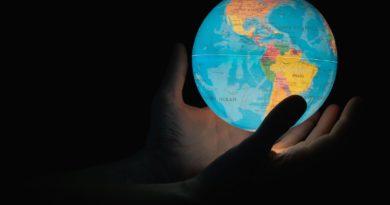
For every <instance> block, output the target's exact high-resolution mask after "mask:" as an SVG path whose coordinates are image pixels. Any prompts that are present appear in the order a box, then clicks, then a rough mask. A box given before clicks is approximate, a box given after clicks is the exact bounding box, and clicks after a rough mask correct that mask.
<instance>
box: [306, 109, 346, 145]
mask: <svg viewBox="0 0 390 205" xmlns="http://www.w3.org/2000/svg"><path fill="white" fill-rule="evenodd" d="M339 114H340V108H339V106H337V105H330V106H328V107H327V108H326V110H325V111H324V113H323V114H322V116H321V118H320V120H319V121H318V123H317V125H316V126H315V127H314V129H313V131H312V132H311V133H310V134H309V136H308V137H307V139H306V140H307V141H308V142H310V141H313V140H315V139H317V138H318V137H320V136H323V135H325V134H328V133H329V132H330V131H331V129H332V127H333V126H334V124H335V123H336V121H337V118H338V116H339Z"/></svg>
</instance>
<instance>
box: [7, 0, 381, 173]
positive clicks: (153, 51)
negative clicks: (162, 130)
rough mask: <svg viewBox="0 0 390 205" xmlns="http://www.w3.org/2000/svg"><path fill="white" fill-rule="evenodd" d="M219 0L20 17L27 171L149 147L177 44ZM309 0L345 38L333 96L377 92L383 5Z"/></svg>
mask: <svg viewBox="0 0 390 205" xmlns="http://www.w3.org/2000/svg"><path fill="white" fill-rule="evenodd" d="M218 2H219V1H216V0H208V1H191V2H189V1H179V2H173V1H156V2H149V1H135V2H133V1H130V2H128V3H127V4H110V5H107V4H98V3H93V4H87V5H85V4H83V5H79V4H67V5H50V6H49V7H47V5H42V7H41V8H40V9H38V10H33V11H32V14H31V16H30V17H27V18H25V19H23V20H22V21H23V23H24V24H23V25H22V30H23V33H22V34H21V37H20V40H21V41H22V44H23V47H22V48H23V49H22V50H23V52H24V54H26V55H25V56H27V57H26V58H23V59H19V61H21V62H22V63H23V65H24V68H25V69H22V70H20V74H19V75H20V76H21V79H23V80H22V81H23V83H22V84H21V85H20V92H19V93H17V95H18V97H19V98H20V100H17V102H16V105H17V106H18V114H17V115H16V117H17V118H19V120H21V121H23V126H20V127H18V128H17V129H16V133H17V134H16V135H17V136H16V138H17V139H21V140H20V141H19V142H18V145H17V149H16V150H15V151H14V152H15V153H18V155H20V156H21V158H20V159H21V161H20V160H19V161H18V162H17V163H19V165H21V167H22V168H23V169H21V170H20V169H19V171H21V172H22V173H23V174H24V175H26V176H31V175H41V174H47V173H54V172H57V171H64V170H72V169H78V168H81V167H86V166H90V165H94V164H98V163H102V162H109V161H113V160H117V159H121V158H124V157H128V156H131V155H132V154H133V153H134V152H136V151H137V150H138V149H139V148H141V147H142V146H143V144H144V141H145V136H146V133H147V129H148V123H149V116H150V106H151V101H152V98H153V95H154V94H155V92H156V90H157V89H158V87H159V84H160V82H161V76H162V74H163V73H164V71H165V67H166V64H167V61H168V59H169V56H170V53H171V48H172V46H173V44H174V43H175V42H183V43H184V44H185V45H186V46H187V47H188V48H189V50H191V48H192V45H193V40H194V38H195V35H196V32H197V29H198V28H199V26H200V24H201V22H202V21H203V18H204V17H205V16H206V15H207V13H208V12H209V11H210V10H211V9H212V8H213V7H214V6H215V5H216V4H217V3H218ZM310 2H311V3H313V4H314V5H315V6H316V7H317V8H318V9H319V10H320V11H321V12H322V13H323V15H324V16H325V17H326V19H327V20H328V22H329V24H330V26H331V28H332V30H333V32H334V35H335V38H336V41H337V44H338V50H339V61H340V64H339V70H338V76H337V81H336V84H335V87H334V90H333V92H332V94H331V96H330V97H329V100H328V102H327V103H330V102H332V103H339V104H340V105H344V104H345V103H346V102H347V100H348V99H350V97H352V96H355V95H361V96H364V97H365V98H366V99H372V97H374V94H372V93H371V88H374V87H377V86H380V85H379V83H378V82H380V81H378V80H376V79H377V77H376V76H377V74H378V73H376V71H377V69H379V67H377V65H376V64H375V62H376V59H377V57H378V56H377V53H379V50H380V49H381V48H380V47H381V43H382V42H381V41H380V40H379V39H378V37H377V33H376V31H377V30H376V28H375V27H376V26H375V25H376V24H375V22H377V21H378V20H379V18H377V17H376V14H377V12H375V11H374V10H373V9H376V8H377V7H379V6H378V5H374V6H372V5H371V4H370V5H368V4H357V3H356V4H349V5H342V4H340V2H339V1H336V0H326V1H325V0H318V1H314V0H312V1H310ZM38 7H40V6H39V5H38ZM378 44H379V45H378ZM378 49H379V50H378ZM189 54H190V51H189ZM381 69H382V68H381ZM368 71H369V72H368ZM367 73H375V76H374V75H371V74H367ZM187 78H188V80H187V83H186V86H185V91H184V95H185V100H186V101H187V102H189V103H190V104H194V105H197V106H202V105H203V102H202V100H201V98H200V96H199V94H198V93H197V90H196V88H195V86H194V81H193V79H192V75H191V72H190V73H189V75H188V76H187ZM19 98H18V99H19ZM375 99H376V100H377V98H374V100H375ZM19 131H21V132H19Z"/></svg>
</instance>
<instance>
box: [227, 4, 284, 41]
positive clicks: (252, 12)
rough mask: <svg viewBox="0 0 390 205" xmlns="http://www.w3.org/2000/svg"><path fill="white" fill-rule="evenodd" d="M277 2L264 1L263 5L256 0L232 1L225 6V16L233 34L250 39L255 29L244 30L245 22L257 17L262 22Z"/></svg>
mask: <svg viewBox="0 0 390 205" xmlns="http://www.w3.org/2000/svg"><path fill="white" fill-rule="evenodd" d="M279 2H280V0H264V1H263V3H262V2H260V1H258V0H232V1H231V2H230V3H229V4H228V5H227V6H226V16H227V17H228V21H229V24H231V25H232V27H233V30H234V32H236V33H238V34H240V35H245V36H248V37H250V38H252V37H253V32H254V31H255V28H254V27H252V28H250V29H249V30H246V29H245V28H244V22H245V20H247V19H253V18H255V17H258V18H259V19H260V20H261V21H263V20H264V18H265V16H267V14H268V13H269V11H270V10H271V9H272V8H273V7H274V6H275V5H277V4H278V3H279Z"/></svg>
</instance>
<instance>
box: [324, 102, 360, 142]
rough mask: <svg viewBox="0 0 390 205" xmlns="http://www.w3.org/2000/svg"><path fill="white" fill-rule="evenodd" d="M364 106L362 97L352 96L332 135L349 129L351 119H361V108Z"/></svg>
mask: <svg viewBox="0 0 390 205" xmlns="http://www.w3.org/2000/svg"><path fill="white" fill-rule="evenodd" d="M362 107H363V100H362V99H361V98H360V97H354V98H352V99H351V100H350V101H349V102H348V103H347V105H346V106H345V108H344V110H343V112H342V114H341V116H340V118H339V120H338V121H337V123H336V124H335V126H334V127H333V129H332V130H331V132H330V134H331V135H336V134H337V135H339V134H343V133H344V132H345V131H347V130H348V129H347V128H348V126H349V125H350V124H351V123H350V122H351V121H354V120H357V119H359V115H360V114H361V112H360V109H362Z"/></svg>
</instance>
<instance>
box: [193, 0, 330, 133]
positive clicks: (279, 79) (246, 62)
mask: <svg viewBox="0 0 390 205" xmlns="http://www.w3.org/2000/svg"><path fill="white" fill-rule="evenodd" d="M192 62H193V65H192V66H193V73H194V77H195V82H196V85H197V87H198V89H199V92H200V94H201V96H202V97H203V99H204V100H205V102H206V104H207V105H208V106H209V107H210V109H211V110H213V111H214V113H215V114H216V115H217V116H219V117H220V118H221V119H223V120H224V121H226V122H227V123H229V124H231V125H232V126H235V127H237V128H240V129H244V130H248V131H254V130H256V129H257V128H258V127H259V125H260V124H261V123H262V121H263V120H264V118H265V117H266V116H267V114H268V113H269V112H270V111H271V110H272V109H273V108H274V107H275V106H276V105H277V104H278V103H279V102H281V101H282V100H283V99H285V98H287V97H288V96H291V95H300V96H302V97H303V98H304V99H305V100H306V102H307V104H308V106H307V111H306V112H305V114H304V115H303V116H302V118H301V119H300V120H299V121H298V123H297V124H299V123H301V122H303V121H304V120H306V119H307V118H308V117H310V116H311V115H313V114H314V113H315V112H316V111H317V110H318V109H319V108H320V107H321V106H322V104H323V103H324V101H325V100H326V98H327V97H328V95H329V93H330V92H331V90H332V87H333V84H334V81H335V77H336V73H337V48H336V43H335V39H334V37H333V34H332V31H331V29H330V28H329V25H328V24H327V22H326V20H325V19H324V17H323V16H322V15H321V13H320V12H319V11H318V10H317V9H316V8H314V7H313V6H312V5H311V4H309V3H308V2H306V1H303V0H224V1H222V2H221V3H220V4H219V5H217V6H216V7H215V8H214V9H213V10H212V11H211V12H210V13H209V15H208V16H207V17H206V19H205V20H204V22H203V24H202V25H201V27H200V28H199V31H198V34H197V36H196V39H195V43H194V48H193V55H192Z"/></svg>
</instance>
